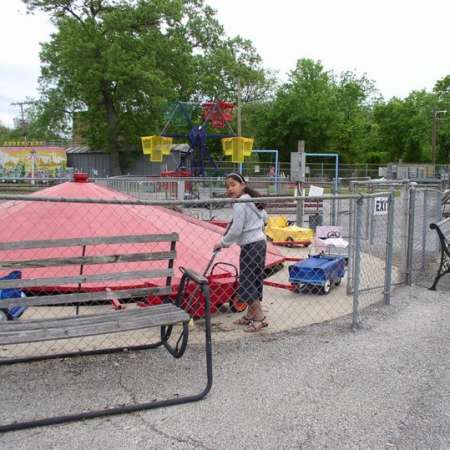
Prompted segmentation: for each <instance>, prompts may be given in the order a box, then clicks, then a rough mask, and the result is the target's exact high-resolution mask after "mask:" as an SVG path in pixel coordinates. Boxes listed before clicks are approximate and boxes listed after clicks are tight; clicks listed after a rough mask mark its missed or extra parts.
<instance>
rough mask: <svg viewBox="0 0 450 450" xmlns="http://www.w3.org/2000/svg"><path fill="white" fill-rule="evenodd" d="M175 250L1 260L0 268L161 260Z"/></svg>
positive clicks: (171, 254)
mask: <svg viewBox="0 0 450 450" xmlns="http://www.w3.org/2000/svg"><path fill="white" fill-rule="evenodd" d="M176 256H177V255H176V252H153V253H128V254H116V255H104V256H71V257H67V258H45V259H28V260H21V261H1V262H0V269H21V268H23V269H25V268H28V269H31V268H42V267H53V266H67V265H93V264H110V263H125V262H142V261H162V260H165V259H174V258H176Z"/></svg>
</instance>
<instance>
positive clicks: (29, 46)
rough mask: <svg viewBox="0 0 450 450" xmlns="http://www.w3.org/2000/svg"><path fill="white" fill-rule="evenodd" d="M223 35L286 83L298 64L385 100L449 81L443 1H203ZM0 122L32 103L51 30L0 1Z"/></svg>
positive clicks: (448, 9)
mask: <svg viewBox="0 0 450 450" xmlns="http://www.w3.org/2000/svg"><path fill="white" fill-rule="evenodd" d="M206 1H207V3H208V4H210V5H211V6H212V7H214V8H215V9H216V10H217V17H218V19H219V21H220V22H221V23H222V24H223V25H224V27H225V31H226V34H227V35H228V36H234V35H237V34H240V35H241V36H243V37H245V38H248V39H251V40H252V41H253V44H254V46H255V47H256V49H257V51H258V53H259V54H260V55H261V56H262V58H263V61H264V64H265V66H266V67H267V68H269V69H272V70H274V71H276V72H277V73H278V76H279V78H280V79H282V80H286V79H287V77H288V74H289V72H290V71H291V70H293V69H294V68H295V65H296V62H297V60H298V59H300V58H311V59H313V60H315V61H317V60H320V61H321V62H322V64H323V65H324V67H325V69H326V70H333V71H334V72H335V73H340V72H341V71H344V70H351V71H353V72H355V73H356V74H357V75H359V76H361V75H366V76H367V77H368V78H369V79H371V80H373V81H374V82H375V85H376V87H377V89H378V90H379V91H380V93H381V94H382V95H383V97H384V98H386V99H389V98H391V97H393V96H397V97H405V96H407V95H408V94H409V93H410V92H411V91H413V90H419V89H426V90H428V91H430V90H431V89H432V88H433V86H434V84H435V82H436V81H437V80H439V79H441V78H442V77H444V76H446V75H449V74H450V54H449V51H448V48H449V43H450V27H449V26H448V19H449V17H450V1H449V0H377V1H374V0H276V1H274V0H206ZM0 18H1V27H0V42H1V43H2V45H1V51H0V122H1V123H2V124H4V125H7V126H12V125H13V118H14V117H19V115H20V109H19V107H18V106H12V105H11V103H14V102H21V101H25V100H26V99H27V97H36V96H37V87H38V84H37V79H38V76H39V71H40V68H39V63H40V62H39V49H40V46H39V43H40V42H45V41H48V40H49V38H50V33H51V32H52V31H53V26H52V25H51V24H50V22H49V20H48V18H47V16H46V15H44V14H37V15H33V16H31V15H27V14H26V13H25V7H24V6H23V4H22V2H21V1H20V0H1V1H0Z"/></svg>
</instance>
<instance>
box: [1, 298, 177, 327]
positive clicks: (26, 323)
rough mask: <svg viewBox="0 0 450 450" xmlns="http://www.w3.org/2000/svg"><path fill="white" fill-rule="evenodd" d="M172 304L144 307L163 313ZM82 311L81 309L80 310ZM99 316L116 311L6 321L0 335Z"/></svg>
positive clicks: (134, 311) (130, 311)
mask: <svg viewBox="0 0 450 450" xmlns="http://www.w3.org/2000/svg"><path fill="white" fill-rule="evenodd" d="M173 306H174V305H173V303H163V304H162V305H154V306H146V308H155V307H157V308H158V310H159V311H161V312H164V311H165V310H167V311H170V310H171V309H172V308H173ZM88 308H90V306H86V307H85V309H88ZM141 310H142V308H140V307H138V308H133V309H126V312H127V314H129V315H130V316H133V315H136V314H140V312H141ZM81 311H83V309H82V310H81ZM100 314H101V316H102V317H103V318H105V320H109V319H110V318H111V317H115V316H117V314H118V312H117V311H112V310H108V312H101V313H94V314H81V315H78V316H75V315H72V316H64V317H57V318H48V317H47V318H45V319H22V318H21V319H20V321H18V320H17V321H16V320H8V321H5V322H0V334H1V333H4V332H10V331H14V330H17V329H18V327H20V329H21V330H34V329H40V328H42V327H44V326H45V328H52V327H53V328H54V327H62V326H64V324H65V323H72V322H73V319H74V318H75V317H76V319H77V324H83V323H85V322H89V321H90V320H91V318H92V317H94V316H99V315H100Z"/></svg>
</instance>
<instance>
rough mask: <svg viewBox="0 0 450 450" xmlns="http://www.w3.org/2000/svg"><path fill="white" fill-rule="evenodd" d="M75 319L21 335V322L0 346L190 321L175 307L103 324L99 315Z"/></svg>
mask: <svg viewBox="0 0 450 450" xmlns="http://www.w3.org/2000/svg"><path fill="white" fill-rule="evenodd" d="M77 319H78V318H74V319H73V320H72V322H71V323H68V322H66V323H65V324H64V326H63V327H57V326H56V327H49V328H46V327H45V325H44V324H42V323H41V325H42V327H41V328H39V329H35V330H23V331H22V330H20V322H18V323H17V325H19V326H18V327H17V328H18V329H17V331H16V332H11V331H9V332H7V333H0V345H1V344H4V345H6V344H18V343H25V342H39V341H48V340H56V339H68V338H77V337H84V336H96V335H100V334H107V333H118V332H122V331H129V330H138V329H142V328H148V327H159V326H161V325H174V324H176V323H179V322H186V321H188V320H189V319H190V317H189V314H187V313H186V311H183V310H182V309H180V308H177V307H176V306H173V308H172V309H171V310H167V309H166V310H164V311H160V310H159V308H158V307H157V306H155V307H152V308H144V309H142V310H141V311H140V314H138V315H134V316H132V315H130V314H127V312H126V311H123V312H117V314H116V316H115V317H114V318H111V319H109V320H105V319H104V317H103V315H102V314H100V315H96V316H92V317H91V318H90V320H89V321H88V322H84V323H82V324H78V323H77ZM50 322H55V321H54V320H53V321H50ZM56 322H57V321H56Z"/></svg>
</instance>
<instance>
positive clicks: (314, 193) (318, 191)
mask: <svg viewBox="0 0 450 450" xmlns="http://www.w3.org/2000/svg"><path fill="white" fill-rule="evenodd" d="M322 195H323V188H321V187H319V186H313V185H311V186H310V188H309V192H308V197H322Z"/></svg>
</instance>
